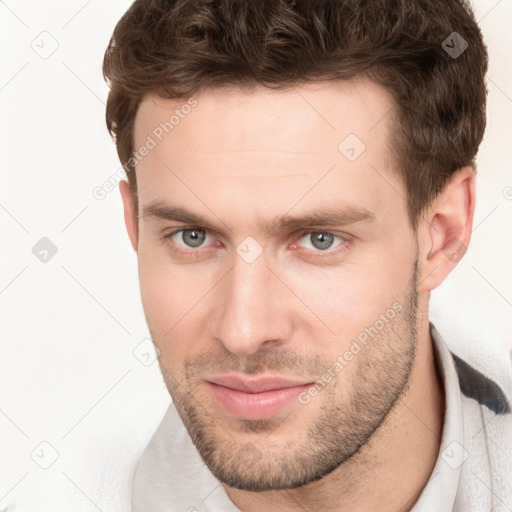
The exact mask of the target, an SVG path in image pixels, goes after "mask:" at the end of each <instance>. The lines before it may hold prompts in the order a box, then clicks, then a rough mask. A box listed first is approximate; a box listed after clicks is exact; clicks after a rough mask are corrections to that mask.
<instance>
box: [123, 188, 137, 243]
mask: <svg viewBox="0 0 512 512" xmlns="http://www.w3.org/2000/svg"><path fill="white" fill-rule="evenodd" d="M119 191H120V192H121V199H122V200H123V207H124V223H125V225H126V230H127V231H128V236H129V237H130V242H131V244H132V247H133V250H134V251H135V252H137V245H138V235H137V212H136V211H135V205H134V203H133V197H132V193H131V190H130V185H128V182H127V181H126V180H121V181H120V182H119Z"/></svg>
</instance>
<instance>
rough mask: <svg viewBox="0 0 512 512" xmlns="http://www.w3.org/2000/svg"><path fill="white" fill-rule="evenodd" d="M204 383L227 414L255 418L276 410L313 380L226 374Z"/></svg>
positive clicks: (279, 409)
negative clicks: (244, 376) (245, 376)
mask: <svg viewBox="0 0 512 512" xmlns="http://www.w3.org/2000/svg"><path fill="white" fill-rule="evenodd" d="M205 384H206V385H207V387H208V389H209V391H210V393H211V395H212V396H213V397H214V399H215V400H216V401H217V403H218V404H219V405H220V406H221V407H222V408H223V409H224V411H225V412H227V413H228V414H229V415H231V416H234V417H236V418H243V419H248V420H258V419H268V418H271V417H272V416H275V415H276V414H278V413H279V412H280V411H282V410H283V409H284V408H285V407H286V406H287V405H289V404H290V403H291V402H293V401H294V400H295V399H296V398H297V396H298V395H299V394H300V393H301V392H303V391H305V390H306V389H308V388H309V387H310V386H311V385H312V384H313V382H310V381H308V382H304V381H295V380H291V379H286V378H282V377H271V376H268V377H255V378H250V379H248V378H242V377H239V376H236V375H225V376H219V377H214V378H210V379H208V380H207V381H205Z"/></svg>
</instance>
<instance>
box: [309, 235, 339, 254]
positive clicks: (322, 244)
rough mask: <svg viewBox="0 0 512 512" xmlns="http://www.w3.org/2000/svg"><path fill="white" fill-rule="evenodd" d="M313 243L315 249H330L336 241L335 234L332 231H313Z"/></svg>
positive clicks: (311, 238)
mask: <svg viewBox="0 0 512 512" xmlns="http://www.w3.org/2000/svg"><path fill="white" fill-rule="evenodd" d="M309 237H310V240H311V243H312V245H313V247H315V249H320V250H326V249H329V248H330V247H331V245H332V243H333V241H334V235H332V234H330V233H322V232H313V233H310V235H309Z"/></svg>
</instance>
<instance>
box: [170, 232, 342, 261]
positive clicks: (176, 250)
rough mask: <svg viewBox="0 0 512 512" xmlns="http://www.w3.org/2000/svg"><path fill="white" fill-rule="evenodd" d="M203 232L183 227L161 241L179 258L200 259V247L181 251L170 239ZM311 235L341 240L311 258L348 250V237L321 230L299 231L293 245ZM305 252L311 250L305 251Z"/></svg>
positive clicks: (328, 255) (333, 254) (329, 255)
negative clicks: (186, 233)
mask: <svg viewBox="0 0 512 512" xmlns="http://www.w3.org/2000/svg"><path fill="white" fill-rule="evenodd" d="M189 230H190V231H204V232H205V233H206V234H208V230H207V229H204V228H200V227H198V226H185V227H182V228H180V229H176V230H174V231H172V232H171V233H168V234H167V235H164V237H163V239H164V242H165V243H166V244H167V245H169V247H170V248H171V249H172V251H173V252H174V253H176V254H178V255H180V256H189V257H190V256H192V257H197V258H198V257H200V254H199V252H200V249H202V247H199V248H197V249H182V248H181V247H177V246H175V245H173V244H172V238H173V237H174V235H177V234H178V233H182V232H184V231H189ZM311 233H322V234H324V235H333V236H334V237H335V238H338V239H340V240H341V243H339V244H338V245H337V246H336V247H335V248H334V249H327V250H325V251H320V250H316V251H314V250H313V252H314V253H318V254H317V255H315V256H312V257H313V258H326V257H332V256H335V255H336V256H337V255H339V254H341V253H342V252H344V251H345V250H347V249H348V247H347V246H348V245H349V243H350V237H349V236H348V235H344V236H342V235H337V234H335V233H331V232H330V231H322V230H311V229H310V230H304V231H301V232H300V233H299V234H298V235H297V238H296V239H295V241H294V242H293V244H296V243H297V242H298V241H299V240H300V239H301V238H303V237H304V235H307V234H311ZM306 250H307V251H309V250H312V249H306Z"/></svg>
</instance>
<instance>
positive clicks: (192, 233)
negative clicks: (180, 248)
mask: <svg viewBox="0 0 512 512" xmlns="http://www.w3.org/2000/svg"><path fill="white" fill-rule="evenodd" d="M205 238H206V233H205V231H204V230H203V229H184V230H182V232H181V240H182V241H183V243H184V244H185V245H188V246H189V247H194V248H195V247H200V246H201V245H202V244H203V242H204V240H205Z"/></svg>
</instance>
